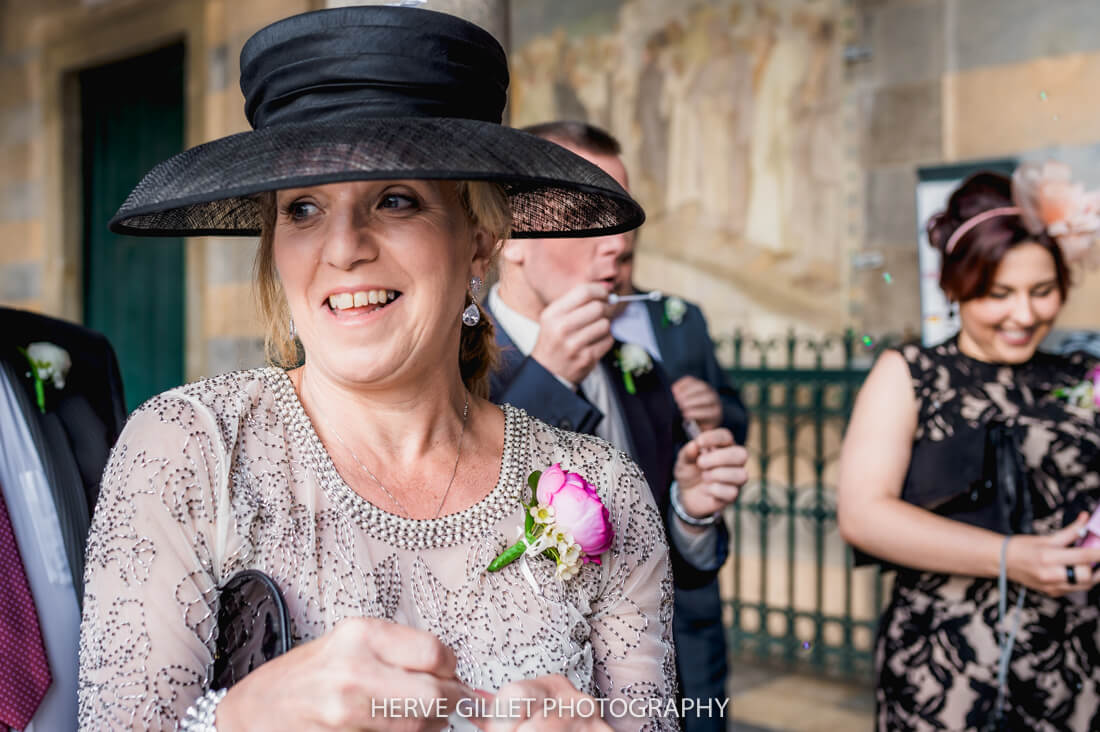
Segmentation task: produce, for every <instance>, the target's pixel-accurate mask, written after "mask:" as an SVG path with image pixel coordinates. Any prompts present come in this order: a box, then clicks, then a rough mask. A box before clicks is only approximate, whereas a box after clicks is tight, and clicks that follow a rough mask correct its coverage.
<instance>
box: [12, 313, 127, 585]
mask: <svg viewBox="0 0 1100 732" xmlns="http://www.w3.org/2000/svg"><path fill="white" fill-rule="evenodd" d="M39 341H45V342H47V343H52V344H54V345H56V346H59V347H60V348H63V349H65V350H66V351H68V353H69V357H70V358H71V359H72V367H71V368H70V369H69V373H68V376H67V378H66V379H65V387H64V388H63V389H60V390H57V389H54V388H53V386H52V385H47V386H46V413H45V414H42V413H41V412H40V411H39V409H38V404H37V403H36V401H35V394H34V382H33V381H32V380H31V379H30V377H28V375H27V374H28V372H29V370H30V368H29V364H28V363H27V359H26V358H25V357H24V356H23V354H22V353H20V352H19V350H18V349H19V348H21V347H22V348H26V346H27V345H28V344H30V343H35V342H39ZM0 370H2V371H3V373H4V374H5V376H6V377H7V378H8V380H9V381H10V382H11V384H12V385H13V387H15V389H14V390H15V394H16V399H17V400H18V401H19V404H20V408H21V411H22V413H23V419H24V421H25V422H26V424H27V428H28V430H29V431H30V434H31V439H32V440H33V441H34V444H35V446H36V447H37V450H38V455H39V458H40V459H41V460H42V467H43V468H44V469H45V472H46V481H47V483H48V484H49V486H50V491H51V493H52V495H53V499H54V505H56V506H57V512H58V518H59V520H60V523H61V534H62V538H63V539H64V541H65V551H66V554H67V556H68V559H69V567H70V568H71V570H72V575H73V587H74V588H76V593H77V598H78V599H81V598H82V597H83V588H84V543H85V541H87V538H88V525H89V519H90V517H91V514H92V510H93V509H94V508H95V502H96V498H97V496H98V495H99V482H100V479H101V478H102V476H103V468H104V466H105V465H106V464H107V457H108V454H109V453H110V450H111V447H112V446H113V445H114V444H115V440H117V439H118V435H119V433H120V432H121V431H122V426H123V424H124V423H125V421H126V406H125V401H124V400H123V396H122V376H121V374H120V373H119V368H118V360H117V359H116V358H115V352H114V350H113V349H112V348H111V344H110V343H108V342H107V339H106V338H104V337H103V336H102V335H100V334H99V333H96V332H94V331H91V330H88V329H86V328H82V327H80V326H79V325H75V324H73V323H69V322H66V321H63V320H56V319H54V318H48V317H45V316H42V315H37V314H35V313H29V312H25V311H22V310H12V309H10V308H3V307H0Z"/></svg>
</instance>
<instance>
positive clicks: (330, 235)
mask: <svg viewBox="0 0 1100 732" xmlns="http://www.w3.org/2000/svg"><path fill="white" fill-rule="evenodd" d="M276 208H277V211H276V220H275V226H274V230H273V237H272V247H273V255H274V261H275V267H276V270H277V271H278V273H279V279H280V281H281V282H282V286H283V290H284V292H285V293H286V298H287V303H288V305H289V307H290V313H291V316H292V317H293V319H294V325H295V328H296V329H297V332H298V337H299V339H300V340H301V342H302V346H303V348H304V350H305V353H306V360H307V362H308V363H309V364H310V366H311V367H319V368H320V369H321V370H323V371H324V372H326V373H327V374H328V375H329V376H330V377H331V378H335V379H337V380H340V381H344V382H351V383H361V384H368V383H369V384H386V383H393V382H395V380H398V381H400V380H406V379H409V378H412V379H416V378H421V375H422V374H423V373H424V372H426V371H433V370H438V368H439V366H440V364H443V363H446V362H448V361H454V363H455V366H456V368H457V364H458V348H459V337H460V332H461V331H460V329H461V320H460V315H461V313H462V310H463V307H464V304H465V293H466V289H467V285H468V282H469V278H470V276H471V274H476V275H478V276H482V277H483V276H484V274H485V267H486V263H487V258H488V254H489V252H490V250H491V242H490V241H489V236H488V235H487V234H486V233H485V232H484V231H482V230H480V229H475V228H474V227H473V226H472V225H471V223H470V220H469V217H468V215H467V214H466V211H465V209H464V207H463V205H462V201H461V200H460V198H459V196H458V193H457V191H456V187H455V184H453V183H448V182H440V181H423V180H417V181H359V182H351V183H333V184H327V185H321V186H314V187H310V188H296V189H288V190H282V191H279V192H278V193H277V194H276Z"/></svg>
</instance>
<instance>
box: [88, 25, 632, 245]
mask: <svg viewBox="0 0 1100 732" xmlns="http://www.w3.org/2000/svg"><path fill="white" fill-rule="evenodd" d="M507 90H508V62H507V58H506V57H505V54H504V50H503V49H502V48H501V47H500V44H499V43H497V41H496V39H495V38H493V36H492V35H490V34H489V33H488V32H486V31H485V30H483V29H481V28H480V27H478V26H476V25H474V24H472V23H469V22H467V21H465V20H462V19H461V18H458V17H455V16H453V15H447V14H445V13H439V12H434V11H431V10H423V9H418V8H407V7H390V6H361V7H350V8H334V9H330V10H319V11H316V12H311V13H304V14H302V15H296V16H293V17H290V18H286V19H285V20H281V21H278V22H276V23H273V24H272V25H269V26H267V27H266V28H263V29H261V30H260V31H257V32H256V34H255V35H253V36H252V37H251V38H250V39H249V40H248V42H247V43H245V45H244V48H243V49H242V50H241V91H242V92H244V97H245V114H246V116H247V117H248V121H249V122H250V123H251V125H252V127H253V129H252V131H249V132H242V133H239V134H236V135H230V136H229V137H223V138H221V139H218V140H214V141H212V142H208V143H205V144H202V145H198V146H197V147H193V148H191V149H189V150H186V151H184V152H182V153H180V154H178V155H176V156H174V157H172V158H169V159H168V160H166V161H164V162H163V163H160V164H159V165H157V166H156V167H155V168H153V170H151V171H150V172H149V173H148V174H147V175H146V176H145V178H144V179H142V181H141V182H140V183H139V184H138V185H137V187H136V188H134V190H133V191H132V192H131V193H130V195H129V196H128V197H127V199H126V202H125V203H123V204H122V207H121V208H120V209H119V210H118V213H116V214H115V215H114V217H113V218H112V219H111V222H110V227H111V230H112V231H115V232H117V233H121V234H136V235H146V236H196V235H217V236H232V235H242V236H254V235H256V234H258V233H259V232H260V207H259V203H258V199H257V194H259V193H263V192H267V191H276V190H280V189H285V188H302V187H306V186H312V185H320V184H324V183H337V182H345V181H361V180H401V179H413V180H430V179H434V180H478V181H490V182H494V183H499V184H501V185H502V186H503V187H504V189H505V191H506V192H507V193H508V196H509V199H510V202H511V206H512V236H514V237H517V238H519V237H539V236H554V237H559V236H561V237H564V236H598V235H603V234H615V233H619V232H622V231H629V230H631V229H634V228H637V227H638V226H640V225H641V223H642V221H643V220H644V218H645V215H644V214H643V212H642V209H641V207H640V206H639V205H638V204H637V203H636V202H635V201H634V199H632V198H631V197H630V195H629V194H628V193H627V192H626V191H625V190H623V188H622V187H621V186H620V185H619V184H618V183H617V182H615V180H614V179H613V178H611V176H609V175H607V174H606V173H604V172H603V171H602V170H601V169H600V168H599V167H597V166H595V165H593V164H591V163H589V162H588V161H586V160H585V159H584V158H581V157H580V156H578V155H574V154H573V153H572V152H570V151H568V150H566V149H565V148H563V147H561V146H559V145H557V144H555V143H553V142H550V141H548V140H543V139H542V138H539V137H536V136H534V135H530V134H527V133H525V132H521V131H519V130H515V129H512V128H509V127H505V126H503V125H501V124H500V121H501V116H502V113H503V110H504V105H505V101H506V99H507Z"/></svg>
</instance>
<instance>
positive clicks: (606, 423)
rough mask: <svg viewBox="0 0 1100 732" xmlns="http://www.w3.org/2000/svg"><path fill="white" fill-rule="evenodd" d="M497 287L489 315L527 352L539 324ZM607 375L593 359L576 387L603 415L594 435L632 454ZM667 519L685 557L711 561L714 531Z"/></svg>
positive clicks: (702, 562) (697, 561) (698, 563)
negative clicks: (592, 365)
mask: <svg viewBox="0 0 1100 732" xmlns="http://www.w3.org/2000/svg"><path fill="white" fill-rule="evenodd" d="M499 289H500V285H499V284H498V285H493V286H492V287H491V288H490V289H489V297H488V300H489V309H490V310H492V311H493V317H494V318H495V319H496V322H497V325H498V326H499V327H501V328H503V329H504V332H505V333H507V334H508V337H509V338H511V339H512V343H513V344H514V345H515V347H516V349H517V350H518V351H519V352H520V353H522V354H523V355H524V356H529V355H531V351H533V350H534V348H535V343H537V342H538V339H539V324H538V323H537V322H535V321H534V320H531V319H530V318H528V317H527V316H525V315H522V314H520V313H518V312H516V311H515V310H513V309H512V308H510V307H508V305H506V304H505V302H504V301H503V300H502V299H501V297H500V293H499ZM630 304H631V305H641V304H642V303H636V302H633V303H630ZM642 315H644V316H645V318H646V321H647V322H648V320H649V314H648V313H646V312H645V310H644V305H643V310H642ZM616 320H617V319H616ZM612 333H614V321H612ZM650 336H651V338H653V349H654V350H656V348H657V341H656V338H655V337H653V329H652V327H651V328H650ZM616 337H617V336H616ZM620 340H622V339H620ZM628 342H633V341H628ZM647 350H648V349H647ZM652 355H653V356H654V357H655V358H657V357H658V355H657V354H656V353H653V354H652ZM551 373H553V372H551ZM554 377H555V378H556V379H557V380H558V381H560V382H561V383H562V384H564V385H565V386H566V387H568V388H569V389H575V388H576V385H575V384H572V383H570V382H569V381H568V380H566V379H563V378H561V377H560V376H558V375H557V374H554ZM608 378H609V377H608V373H607V371H606V370H605V369H604V368H603V364H602V363H597V364H596V368H594V369H592V371H591V372H590V373H589V374H588V376H586V377H584V380H583V381H581V384H580V387H581V389H582V390H583V391H584V396H585V398H586V399H588V401H589V402H591V404H592V405H593V406H594V407H596V408H597V409H599V410H600V411H601V412H602V413H603V415H604V418H603V419H602V420H600V423H599V424H598V425H596V435H597V436H599V437H602V438H603V439H605V440H607V441H608V442H610V443H611V444H612V445H614V446H615V447H617V448H619V449H620V450H622V451H623V452H625V453H626V454H627V455H630V456H632V457H633V455H634V446H633V444H631V440H630V432H629V430H627V427H626V424H625V423H624V421H623V415H622V411H621V410H620V409H619V405H618V404H617V403H616V402H615V401H614V399H612V396H611V384H610V383H608ZM668 523H669V525H670V526H671V527H672V530H671V532H670V533H671V534H672V540H673V541H674V542H675V543H676V548H677V549H679V550H680V554H681V555H682V556H683V557H684V558H685V559H687V560H688V561H689V562H691V563H692V564H694V565H696V566H699V567H707V566H711V565H712V564H713V557H714V551H715V543H716V542H717V541H718V534H717V532H716V531H714V530H707V531H704V532H701V533H699V534H689V533H688V532H687V530H686V529H685V528H684V527H683V526H682V525H681V524H680V522H679V521H676V520H673V521H669V522H668Z"/></svg>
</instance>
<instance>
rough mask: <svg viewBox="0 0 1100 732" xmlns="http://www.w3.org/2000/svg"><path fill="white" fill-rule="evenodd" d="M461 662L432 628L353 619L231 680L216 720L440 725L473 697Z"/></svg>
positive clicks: (328, 726) (405, 728)
mask: <svg viewBox="0 0 1100 732" xmlns="http://www.w3.org/2000/svg"><path fill="white" fill-rule="evenodd" d="M455 664H456V660H455V655H454V653H453V652H452V651H451V649H449V648H447V647H446V646H445V645H443V644H442V643H441V642H440V641H439V639H437V638H436V637H435V636H434V635H432V634H431V633H427V632H425V631H421V630H415V629H413V628H409V627H406V626H403V625H397V624H395V623H391V622H388V621H386V620H379V619H376V618H347V619H345V620H341V621H340V622H339V623H337V624H336V627H334V628H333V629H332V630H331V631H330V632H328V633H326V634H325V635H324V636H322V637H320V638H318V639H316V640H314V641H311V642H309V643H306V644H304V645H302V646H299V647H297V648H294V649H293V650H291V651H290V652H288V653H286V654H284V655H282V656H279V657H278V658H275V659H272V660H271V661H268V662H267V663H265V664H264V665H263V666H260V667H259V668H257V669H256V670H255V671H253V672H252V673H250V674H248V675H247V676H246V677H244V679H242V680H241V681H240V682H239V683H238V684H236V685H235V686H233V688H231V689H230V690H229V693H227V694H226V695H225V698H224V699H223V700H222V702H221V703H220V704H219V705H218V712H217V720H216V722H217V727H218V730H219V732H239V731H241V730H253V729H293V730H303V731H304V730H325V731H328V730H341V731H343V730H349V731H350V730H402V732H414V731H416V732H419V731H420V730H441V729H443V728H445V727H446V726H447V715H449V714H450V713H451V712H452V711H454V709H455V707H456V705H458V704H459V702H460V700H462V699H464V698H465V699H470V698H471V697H473V696H474V694H473V692H472V691H471V690H470V689H469V688H467V687H466V686H465V685H464V684H462V682H460V681H459V680H458V678H457V677H456V676H455ZM410 707H413V708H410Z"/></svg>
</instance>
